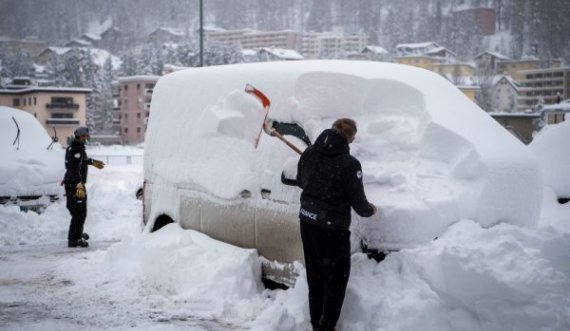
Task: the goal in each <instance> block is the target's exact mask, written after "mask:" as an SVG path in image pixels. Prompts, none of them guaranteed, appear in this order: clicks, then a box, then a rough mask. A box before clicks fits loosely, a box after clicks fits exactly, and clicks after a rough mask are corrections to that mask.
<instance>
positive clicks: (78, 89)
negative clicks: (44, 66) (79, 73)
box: [0, 86, 93, 94]
mask: <svg viewBox="0 0 570 331" xmlns="http://www.w3.org/2000/svg"><path fill="white" fill-rule="evenodd" d="M35 92H56V93H91V92H93V90H92V89H89V88H83V87H50V86H30V87H24V88H17V89H0V94H27V93H35Z"/></svg>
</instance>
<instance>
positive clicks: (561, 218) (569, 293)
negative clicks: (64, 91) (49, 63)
mask: <svg viewBox="0 0 570 331" xmlns="http://www.w3.org/2000/svg"><path fill="white" fill-rule="evenodd" d="M141 181H142V167H141V166H140V165H137V164H135V165H113V164H111V165H109V166H108V167H107V168H105V169H104V170H103V171H96V170H95V169H90V178H89V183H88V192H89V199H90V200H89V213H88V218H87V223H86V231H87V232H88V233H89V234H90V235H91V237H92V239H91V240H90V242H91V247H90V248H89V249H68V248H67V247H66V240H65V239H66V233H67V227H68V222H69V214H68V212H67V210H66V209H65V203H64V201H60V202H57V203H55V204H54V205H52V206H50V207H49V208H48V209H47V210H46V211H45V212H44V213H43V214H41V215H36V214H34V213H31V212H30V213H22V212H20V211H19V209H18V208H16V207H3V206H0V226H1V227H2V228H3V230H2V232H0V330H77V329H82V330H103V329H105V330H125V329H137V330H259V331H261V330H291V331H292V330H309V324H308V308H307V301H306V298H307V287H306V283H305V281H304V278H303V277H300V278H299V279H298V281H297V284H296V285H295V287H294V288H292V289H289V290H287V291H281V290H277V291H270V290H266V289H264V288H263V286H262V284H261V283H260V280H259V259H258V256H257V254H256V252H255V251H252V250H243V249H237V248H235V247H231V246H228V245H225V244H222V243H218V242H215V241H213V240H211V239H209V238H207V237H205V236H203V235H201V234H199V233H197V232H193V231H183V230H180V229H179V228H178V227H177V226H176V225H169V226H167V227H165V228H164V229H163V230H161V231H159V232H157V233H154V234H151V235H142V234H141V231H140V230H141V225H140V224H141V217H142V216H141V202H140V201H139V200H136V199H135V192H136V189H137V188H138V187H139V186H140V184H141ZM544 200H545V202H544V203H543V214H542V217H541V223H540V225H539V227H538V228H537V229H524V228H520V227H517V226H513V225H508V224H499V225H496V226H494V227H491V228H488V229H483V228H481V226H480V225H478V224H477V223H474V222H471V221H469V220H463V221H461V222H459V223H456V224H455V225H453V226H452V227H451V228H450V229H449V230H448V231H447V232H446V233H445V234H444V235H443V236H441V237H440V238H439V239H438V240H436V241H433V242H431V243H429V244H426V245H423V246H420V247H417V248H414V249H408V250H403V251H400V252H397V253H392V254H390V255H389V256H388V258H387V259H386V260H385V261H384V262H382V263H380V264H377V263H375V262H374V261H371V260H369V259H367V258H366V257H365V256H363V255H360V254H357V255H354V256H353V268H352V273H351V278H350V282H349V288H348V291H347V296H346V300H345V304H344V308H343V313H342V316H341V323H340V325H339V330H343V331H368V330H385V331H397V330H401V331H404V330H406V331H407V330H427V331H430V330H434V331H436V330H437V331H445V330H450V331H451V330H485V331H486V330H529V331H531V330H532V331H536V330H560V331H562V330H570V281H569V279H570V263H568V261H570V203H568V204H566V205H560V204H558V203H557V202H556V200H555V198H554V194H553V193H552V192H551V191H550V190H546V191H545V194H544ZM299 268H300V271H301V273H302V272H303V269H302V267H299Z"/></svg>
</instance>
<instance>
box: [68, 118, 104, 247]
mask: <svg viewBox="0 0 570 331" xmlns="http://www.w3.org/2000/svg"><path fill="white" fill-rule="evenodd" d="M74 136H75V139H73V141H72V142H71V144H69V146H68V147H67V149H66V150H65V169H66V172H65V177H64V179H63V185H64V186H65V195H66V198H67V209H68V210H69V213H70V214H71V222H70V224H69V232H68V235H67V246H68V247H88V246H89V244H88V243H87V239H88V236H86V235H85V234H84V233H83V225H84V224H85V218H86V217H87V192H86V191H85V183H86V182H87V166H88V165H92V166H94V167H96V168H97V169H103V167H105V163H103V162H102V161H99V160H94V159H90V158H88V157H87V153H85V143H86V142H88V141H89V138H90V135H89V128H87V127H85V126H82V127H79V128H77V129H76V130H75V133H74Z"/></svg>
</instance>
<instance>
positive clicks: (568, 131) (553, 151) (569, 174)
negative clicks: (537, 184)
mask: <svg viewBox="0 0 570 331" xmlns="http://www.w3.org/2000/svg"><path fill="white" fill-rule="evenodd" d="M569 141H570V121H565V122H562V123H558V124H554V125H548V126H546V127H544V128H543V129H542V130H541V131H540V132H539V134H538V135H537V136H536V137H535V138H534V139H533V141H532V142H531V143H530V145H529V147H530V149H532V151H533V152H534V153H535V154H536V156H537V158H538V160H539V163H540V168H541V169H542V173H543V176H544V185H546V186H549V187H550V188H551V189H553V190H554V192H555V193H556V195H557V196H559V197H567V198H570V169H569V166H570V149H568V148H567V147H566V146H565V145H566V144H567V143H568V142H569Z"/></svg>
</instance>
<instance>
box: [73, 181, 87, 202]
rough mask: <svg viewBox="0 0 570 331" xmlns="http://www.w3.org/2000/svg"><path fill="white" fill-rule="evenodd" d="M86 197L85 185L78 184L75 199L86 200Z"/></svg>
mask: <svg viewBox="0 0 570 331" xmlns="http://www.w3.org/2000/svg"><path fill="white" fill-rule="evenodd" d="M86 196H87V193H86V192H85V185H83V183H79V184H77V187H76V188H75V197H76V198H80V199H85V197H86Z"/></svg>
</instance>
